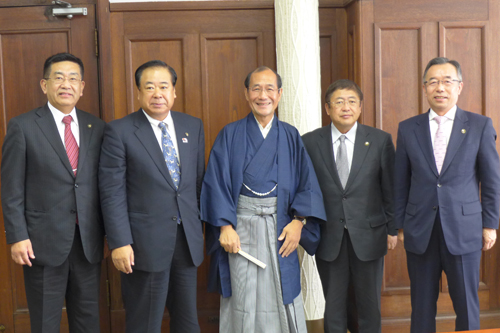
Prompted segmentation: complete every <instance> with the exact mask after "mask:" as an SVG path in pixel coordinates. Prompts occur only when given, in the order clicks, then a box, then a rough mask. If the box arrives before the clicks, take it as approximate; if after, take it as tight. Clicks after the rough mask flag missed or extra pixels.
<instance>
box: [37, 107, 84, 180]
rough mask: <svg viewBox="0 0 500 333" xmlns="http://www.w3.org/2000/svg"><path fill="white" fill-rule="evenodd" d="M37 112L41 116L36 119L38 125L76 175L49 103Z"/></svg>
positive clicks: (69, 170)
mask: <svg viewBox="0 0 500 333" xmlns="http://www.w3.org/2000/svg"><path fill="white" fill-rule="evenodd" d="M37 114H38V116H39V117H40V118H38V119H37V120H36V123H37V125H38V127H40V130H41V131H42V132H43V134H44V135H45V137H46V138H47V141H48V142H49V143H50V145H51V146H52V148H54V150H55V152H56V153H57V155H58V156H59V158H60V159H61V162H62V163H63V164H64V166H65V167H66V169H67V170H68V172H69V173H70V174H71V175H72V176H73V177H74V176H75V175H74V173H73V168H72V167H71V164H70V163H69V159H68V154H66V149H65V148H64V144H63V142H62V140H61V136H60V135H59V130H58V129H57V126H56V122H55V121H54V117H53V116H52V113H51V112H50V110H49V107H48V106H47V104H45V106H44V107H42V108H40V109H39V110H38V111H37Z"/></svg>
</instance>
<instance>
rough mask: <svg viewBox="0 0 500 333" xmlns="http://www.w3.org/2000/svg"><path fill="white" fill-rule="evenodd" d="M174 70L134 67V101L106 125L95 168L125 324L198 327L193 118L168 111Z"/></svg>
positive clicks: (200, 153) (198, 163)
mask: <svg viewBox="0 0 500 333" xmlns="http://www.w3.org/2000/svg"><path fill="white" fill-rule="evenodd" d="M176 80H177V75H176V73H175V71H174V69H173V68H172V67H170V66H168V65H167V64H166V63H164V62H163V61H159V60H153V61H149V62H147V63H145V64H143V65H141V66H140V67H139V68H138V69H137V70H136V72H135V81H136V85H137V88H138V89H139V92H138V93H139V94H138V100H139V103H140V105H141V109H139V110H138V111H137V112H134V113H132V114H130V115H128V116H126V117H124V118H122V119H119V120H115V121H112V122H111V123H109V124H108V125H107V127H106V130H105V134H104V142H103V146H102V154H101V161H100V168H99V179H100V181H99V188H100V191H101V198H102V200H101V202H102V209H103V215H104V225H105V228H106V234H107V238H108V242H109V246H110V249H112V254H111V255H112V258H113V263H114V265H115V267H116V268H117V269H118V270H119V271H121V272H122V274H121V283H122V294H123V302H124V304H125V310H126V321H127V332H132V333H138V332H160V331H161V322H162V317H163V312H164V310H165V304H166V306H167V308H168V311H169V313H170V332H181V333H190V332H199V331H200V328H199V325H198V317H197V311H196V273H197V267H198V266H199V265H200V264H201V262H202V261H203V233H202V224H201V221H200V218H199V209H198V207H199V204H198V203H199V197H200V190H201V183H202V180H203V175H204V172H205V137H204V131H203V124H202V122H201V120H200V119H198V118H195V117H192V116H189V115H186V114H184V113H180V112H175V111H170V109H171V107H172V106H173V104H174V99H175V97H176V95H175V83H176Z"/></svg>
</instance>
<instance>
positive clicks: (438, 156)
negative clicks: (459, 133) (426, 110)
mask: <svg viewBox="0 0 500 333" xmlns="http://www.w3.org/2000/svg"><path fill="white" fill-rule="evenodd" d="M447 119H448V118H446V117H444V116H436V117H434V120H436V122H437V123H438V129H437V132H436V136H435V137H434V159H435V160H436V167H437V170H438V172H439V173H441V168H442V167H443V162H444V157H445V156H446V147H447V145H446V135H445V134H444V130H443V124H444V123H445V122H446V120H447Z"/></svg>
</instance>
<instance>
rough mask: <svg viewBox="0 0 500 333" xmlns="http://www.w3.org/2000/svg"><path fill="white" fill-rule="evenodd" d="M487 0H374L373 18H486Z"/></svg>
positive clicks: (385, 20) (409, 19) (423, 19)
mask: <svg viewBox="0 0 500 333" xmlns="http://www.w3.org/2000/svg"><path fill="white" fill-rule="evenodd" d="M488 1H489V0H473V1H471V0H439V1H435V0H419V1H409V0H374V1H373V3H374V12H375V20H376V22H378V23H381V22H438V21H484V20H488V15H489V11H488Z"/></svg>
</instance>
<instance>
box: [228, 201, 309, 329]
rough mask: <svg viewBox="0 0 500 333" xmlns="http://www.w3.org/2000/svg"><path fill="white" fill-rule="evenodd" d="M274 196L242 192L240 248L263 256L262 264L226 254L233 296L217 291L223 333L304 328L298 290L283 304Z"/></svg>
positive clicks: (237, 230)
mask: <svg viewBox="0 0 500 333" xmlns="http://www.w3.org/2000/svg"><path fill="white" fill-rule="evenodd" d="M276 205H277V198H276V197H268V198H254V197H247V196H243V195H240V197H239V200H238V208H237V224H236V232H237V233H238V235H239V237H240V242H241V249H242V250H243V251H245V252H247V253H249V254H250V255H252V256H254V257H256V258H257V259H259V260H260V261H262V262H264V263H265V264H266V265H267V267H266V268H265V269H262V268H260V267H259V266H257V265H255V264H254V263H252V262H250V261H248V260H247V259H245V258H244V257H242V256H241V255H239V254H229V269H230V275H231V288H232V296H231V297H227V298H223V297H221V307H220V309H221V310H220V332H221V333H252V332H263V333H264V332H265V333H306V332H307V329H306V322H305V316H304V307H303V303H302V294H299V295H298V296H297V297H296V298H295V299H294V301H293V303H291V304H286V305H284V304H283V297H282V292H281V277H280V270H279V263H278V253H277V240H278V236H279V235H277V215H276Z"/></svg>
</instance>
